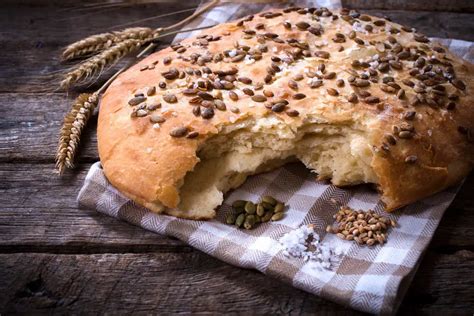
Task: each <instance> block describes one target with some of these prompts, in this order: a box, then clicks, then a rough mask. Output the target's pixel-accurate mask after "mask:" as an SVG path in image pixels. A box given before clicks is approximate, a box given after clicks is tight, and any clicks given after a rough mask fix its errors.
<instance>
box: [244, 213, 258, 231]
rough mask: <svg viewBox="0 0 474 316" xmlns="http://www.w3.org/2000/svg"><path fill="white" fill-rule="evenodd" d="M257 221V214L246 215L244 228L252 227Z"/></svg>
mask: <svg viewBox="0 0 474 316" xmlns="http://www.w3.org/2000/svg"><path fill="white" fill-rule="evenodd" d="M255 222H256V217H255V215H247V216H245V221H244V228H245V229H252V228H253V226H255Z"/></svg>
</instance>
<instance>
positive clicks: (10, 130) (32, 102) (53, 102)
mask: <svg viewBox="0 0 474 316" xmlns="http://www.w3.org/2000/svg"><path fill="white" fill-rule="evenodd" d="M73 99H74V97H69V98H68V97H67V96H65V95H63V94H56V93H55V94H37V93H32V94H13V93H3V94H0V104H2V106H0V117H2V120H0V161H3V162H8V161H15V162H19V161H40V162H45V161H53V160H54V155H55V152H56V146H57V141H58V135H59V129H60V127H61V124H62V121H63V118H64V116H65V114H66V113H67V111H68V110H69V108H70V106H71V103H72V102H73ZM96 122H97V117H96V116H93V117H92V118H91V121H90V125H89V126H88V128H86V130H85V133H84V134H83V136H82V137H81V142H82V146H81V149H80V154H79V157H78V158H79V160H83V161H89V162H90V161H96V160H98V154H97V141H96V128H95V127H96Z"/></svg>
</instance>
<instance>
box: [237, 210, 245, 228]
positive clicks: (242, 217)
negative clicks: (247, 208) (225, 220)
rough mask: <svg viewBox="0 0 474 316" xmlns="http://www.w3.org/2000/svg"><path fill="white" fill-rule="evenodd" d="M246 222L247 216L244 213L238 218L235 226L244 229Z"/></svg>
mask: <svg viewBox="0 0 474 316" xmlns="http://www.w3.org/2000/svg"><path fill="white" fill-rule="evenodd" d="M244 221H245V214H244V213H242V214H240V215H239V216H237V218H236V219H235V226H237V227H242V224H243V223H244Z"/></svg>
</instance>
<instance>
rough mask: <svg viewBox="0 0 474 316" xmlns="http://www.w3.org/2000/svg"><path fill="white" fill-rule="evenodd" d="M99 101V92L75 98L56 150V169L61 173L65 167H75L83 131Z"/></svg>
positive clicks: (65, 119)
mask: <svg viewBox="0 0 474 316" xmlns="http://www.w3.org/2000/svg"><path fill="white" fill-rule="evenodd" d="M98 103H99V93H98V92H95V93H92V94H90V93H83V94H80V95H79V96H78V97H77V98H76V100H74V104H73V106H72V109H71V111H69V113H68V114H67V115H66V116H65V118H64V122H63V126H62V127H61V132H60V137H59V143H58V149H57V152H56V169H57V170H58V171H59V174H62V173H63V172H64V170H65V168H73V167H74V158H75V156H76V153H77V149H78V147H79V143H80V141H81V134H82V131H83V130H84V128H85V126H86V125H87V123H88V121H89V118H90V117H91V114H92V112H94V109H95V108H96V107H97V104H98Z"/></svg>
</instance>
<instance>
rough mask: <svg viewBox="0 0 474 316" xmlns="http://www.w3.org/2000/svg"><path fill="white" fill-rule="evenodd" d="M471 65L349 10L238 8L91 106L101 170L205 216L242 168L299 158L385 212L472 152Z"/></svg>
mask: <svg viewBox="0 0 474 316" xmlns="http://www.w3.org/2000/svg"><path fill="white" fill-rule="evenodd" d="M472 70H473V65H471V64H469V63H468V62H466V61H464V60H462V59H460V58H458V57H456V56H454V55H453V54H452V53H450V52H449V51H447V50H446V48H444V47H442V46H440V45H439V44H435V43H431V42H430V40H429V39H428V38H426V36H424V35H421V34H419V33H417V32H416V31H415V30H414V29H411V28H407V27H404V26H401V25H398V24H396V23H392V22H390V21H387V20H386V19H383V18H378V17H373V16H368V15H361V14H359V13H357V12H354V11H349V10H341V11H337V12H335V11H330V10H327V9H315V8H288V9H285V10H274V11H271V12H264V13H261V14H259V15H255V16H248V17H245V18H243V19H241V20H239V21H236V22H231V23H225V24H221V25H218V26H216V27H213V28H210V29H207V30H206V31H204V32H203V33H201V35H199V36H197V37H193V38H189V39H186V40H184V41H183V42H181V43H180V44H175V45H172V46H171V47H169V48H166V49H163V50H161V51H159V52H156V53H153V54H151V55H150V56H148V57H147V58H145V59H144V60H142V61H141V62H139V63H138V64H137V65H135V66H133V67H131V68H130V69H129V70H127V71H126V72H124V73H123V74H121V75H120V76H119V77H118V78H117V79H116V80H115V81H114V82H113V83H112V84H111V86H110V87H109V88H108V89H107V91H106V93H105V94H104V96H103V98H102V101H101V104H100V114H99V122H98V142H99V154H100V159H101V163H102V166H103V169H104V172H105V175H106V177H107V178H108V180H109V181H110V182H111V183H112V184H113V185H114V186H115V187H116V188H117V189H118V190H120V191H121V192H122V193H123V194H125V195H126V196H128V197H129V198H131V199H133V200H134V201H136V202H137V203H139V204H141V205H143V206H145V207H147V208H149V209H151V210H153V211H155V212H165V213H167V214H171V215H174V216H178V217H183V218H190V219H209V218H212V217H214V216H215V208H216V207H217V206H218V205H220V204H221V203H222V201H223V194H224V193H225V192H226V191H228V190H230V189H232V188H236V187H238V186H239V185H241V184H242V183H243V182H244V181H245V179H246V177H247V176H249V175H251V174H255V173H259V172H262V171H266V170H271V169H274V168H276V167H278V166H281V165H282V164H284V163H286V162H288V161H292V160H299V161H301V162H303V163H304V164H305V165H306V166H307V167H308V168H309V169H311V170H312V171H314V172H315V173H317V175H318V178H319V179H330V180H331V181H332V183H333V184H335V185H338V186H346V185H354V184H359V183H374V184H376V185H377V187H378V188H379V190H380V192H381V199H382V201H383V202H384V203H385V205H386V209H387V210H389V211H390V210H394V209H396V208H399V207H401V206H403V205H406V204H408V203H412V202H414V201H417V200H419V199H421V198H423V197H426V196H429V195H431V194H433V193H435V192H438V191H440V190H443V189H444V188H446V187H448V186H450V185H452V184H454V183H456V182H458V181H460V180H461V179H462V178H463V177H465V176H466V175H467V174H468V173H469V172H470V170H471V168H472V166H473V162H474V158H473V157H474V153H473V129H474V104H473V95H472V91H473V90H472V89H474V86H473V80H472V78H471V74H472Z"/></svg>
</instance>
